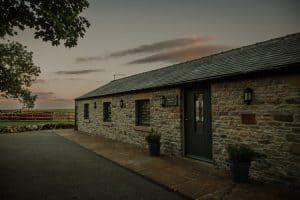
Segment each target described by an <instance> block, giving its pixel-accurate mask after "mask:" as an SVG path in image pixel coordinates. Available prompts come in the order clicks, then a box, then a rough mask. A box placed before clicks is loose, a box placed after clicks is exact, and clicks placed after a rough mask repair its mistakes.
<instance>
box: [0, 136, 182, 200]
mask: <svg viewBox="0 0 300 200" xmlns="http://www.w3.org/2000/svg"><path fill="white" fill-rule="evenodd" d="M0 199H1V200H7V199H11V200H15V199H16V200H17V199H30V200H35V199H38V200H42V199H47V200H48V199H63V200H67V199H84V200H88V199H172V200H173V199H174V200H175V199H182V197H180V196H178V195H177V194H175V193H172V192H170V191H168V190H166V189H165V188H163V187H160V186H158V185H156V184H154V183H152V182H150V181H148V180H146V179H144V178H142V177H141V176H138V175H136V174H134V173H131V172H129V171H127V170H126V169H124V168H122V167H120V166H117V165H115V164H113V163H112V162H109V161H107V160H106V159H104V158H102V157H100V156H98V155H97V154H95V153H93V152H91V151H89V150H87V149H84V148H82V147H80V146H79V145H77V144H75V143H72V142H71V141H68V140H66V139H64V138H62V137H60V136H58V135H56V134H54V133H51V131H40V132H32V133H19V134H2V135H0Z"/></svg>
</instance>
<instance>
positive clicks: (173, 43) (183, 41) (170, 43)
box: [76, 36, 212, 62]
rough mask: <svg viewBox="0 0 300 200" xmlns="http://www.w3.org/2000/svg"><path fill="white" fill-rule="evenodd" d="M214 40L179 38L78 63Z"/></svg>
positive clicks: (78, 60) (79, 59) (92, 57)
mask: <svg viewBox="0 0 300 200" xmlns="http://www.w3.org/2000/svg"><path fill="white" fill-rule="evenodd" d="M210 40H212V38H211V37H199V36H197V37H186V38H177V39H172V40H165V41H160V42H155V43H152V44H144V45H140V46H138V47H135V48H131V49H126V50H122V51H116V52H113V53H111V54H108V55H106V56H89V57H79V58H77V59H76V61H77V62H89V61H97V60H104V59H108V58H118V57H123V56H128V55H135V54H140V53H153V52H157V51H162V50H165V49H171V48H176V47H185V46H189V45H193V44H199V43H203V42H208V41H210Z"/></svg>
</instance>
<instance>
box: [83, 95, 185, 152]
mask: <svg viewBox="0 0 300 200" xmlns="http://www.w3.org/2000/svg"><path fill="white" fill-rule="evenodd" d="M162 95H164V96H168V95H177V96H178V99H179V105H178V106H175V107H161V105H160V97H161V96H162ZM121 99H123V101H124V105H125V106H124V107H123V108H121V107H120V100H121ZM139 99H150V126H149V127H142V126H136V123H135V121H136V116H135V100H139ZM94 102H96V103H97V108H96V109H94ZM103 102H111V105H112V110H111V112H112V115H111V117H112V120H111V122H103ZM84 103H89V104H90V108H89V111H90V112H89V114H90V116H89V120H84V119H83V107H84V106H83V104H84ZM78 114H79V116H78V129H79V131H84V132H88V133H94V134H99V135H102V136H104V137H107V138H111V139H115V140H119V141H123V142H127V143H131V144H135V145H138V146H140V147H143V148H146V147H147V143H146V141H145V136H146V135H147V134H149V133H150V132H157V133H159V134H161V143H162V147H161V151H162V153H165V154H173V155H180V154H181V153H182V123H181V101H180V90H179V89H167V90H157V91H152V92H147V93H145V92H143V93H136V94H128V95H117V96H112V97H109V98H97V99H92V100H82V101H79V102H78Z"/></svg>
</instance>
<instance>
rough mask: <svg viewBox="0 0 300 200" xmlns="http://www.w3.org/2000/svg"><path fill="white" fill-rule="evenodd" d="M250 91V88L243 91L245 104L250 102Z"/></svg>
mask: <svg viewBox="0 0 300 200" xmlns="http://www.w3.org/2000/svg"><path fill="white" fill-rule="evenodd" d="M252 93H253V91H252V89H251V88H246V89H245V90H244V102H245V103H247V104H250V103H251V102H252V96H253V95H252Z"/></svg>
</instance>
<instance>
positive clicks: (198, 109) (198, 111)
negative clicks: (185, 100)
mask: <svg viewBox="0 0 300 200" xmlns="http://www.w3.org/2000/svg"><path fill="white" fill-rule="evenodd" d="M195 120H196V123H199V122H203V95H202V94H201V93H199V94H196V95H195Z"/></svg>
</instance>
